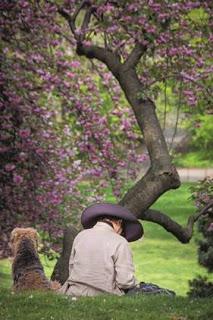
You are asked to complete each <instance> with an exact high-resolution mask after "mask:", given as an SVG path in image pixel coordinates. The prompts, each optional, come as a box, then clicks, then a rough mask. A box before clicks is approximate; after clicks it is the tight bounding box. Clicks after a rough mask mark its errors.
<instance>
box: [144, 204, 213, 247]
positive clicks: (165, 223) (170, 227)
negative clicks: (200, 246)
mask: <svg viewBox="0 0 213 320" xmlns="http://www.w3.org/2000/svg"><path fill="white" fill-rule="evenodd" d="M210 208H213V201H211V202H210V203H209V204H208V205H206V206H205V207H204V208H203V209H202V210H201V211H199V212H196V213H195V214H193V215H191V216H190V217H189V218H188V221H187V225H186V226H185V227H183V226H181V225H180V224H178V223H177V222H175V221H174V220H172V219H171V218H170V217H169V216H167V215H166V214H164V213H162V212H160V211H158V210H154V209H149V210H147V211H145V212H142V213H141V216H140V218H141V219H143V220H146V221H151V222H154V223H157V224H159V225H161V226H162V227H163V228H164V229H166V230H167V231H168V232H170V233H172V234H173V235H174V236H175V237H176V238H177V239H178V240H179V241H181V242H182V243H188V242H189V241H190V239H191V237H192V234H193V227H194V224H195V222H196V221H197V220H198V219H199V218H200V217H201V216H203V215H205V214H208V213H209V209H210Z"/></svg>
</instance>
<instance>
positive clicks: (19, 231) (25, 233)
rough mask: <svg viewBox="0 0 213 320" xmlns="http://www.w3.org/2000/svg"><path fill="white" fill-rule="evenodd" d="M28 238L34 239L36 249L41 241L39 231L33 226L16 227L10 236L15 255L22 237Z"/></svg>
mask: <svg viewBox="0 0 213 320" xmlns="http://www.w3.org/2000/svg"><path fill="white" fill-rule="evenodd" d="M26 238H27V239H30V240H31V241H32V243H33V245H34V247H35V249H36V250H37V248H38V241H39V236H38V232H37V231H36V230H35V229H33V228H15V229H13V231H12V232H11V236H10V246H11V249H12V253H13V255H16V252H17V249H18V247H19V244H20V242H21V241H22V239H26Z"/></svg>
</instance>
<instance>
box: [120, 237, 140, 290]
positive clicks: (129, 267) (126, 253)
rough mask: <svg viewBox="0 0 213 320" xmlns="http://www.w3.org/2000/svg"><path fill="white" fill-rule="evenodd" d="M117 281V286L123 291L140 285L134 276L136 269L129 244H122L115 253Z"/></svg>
mask: <svg viewBox="0 0 213 320" xmlns="http://www.w3.org/2000/svg"><path fill="white" fill-rule="evenodd" d="M114 263H115V281H116V284H117V286H118V287H119V288H120V289H122V290H124V291H125V290H126V289H130V288H133V287H135V286H136V285H137V284H138V281H137V280H136V278H135V276H134V272H135V268H134V265H133V260H132V253H131V251H130V248H129V245H128V242H122V243H121V244H120V245H119V246H118V248H117V250H116V253H115V257H114Z"/></svg>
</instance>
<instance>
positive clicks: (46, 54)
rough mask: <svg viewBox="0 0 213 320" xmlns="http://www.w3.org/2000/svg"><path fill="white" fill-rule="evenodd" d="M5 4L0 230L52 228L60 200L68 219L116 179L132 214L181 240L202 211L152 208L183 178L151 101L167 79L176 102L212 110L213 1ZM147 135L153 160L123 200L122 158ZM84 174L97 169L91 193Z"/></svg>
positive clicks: (125, 163)
mask: <svg viewBox="0 0 213 320" xmlns="http://www.w3.org/2000/svg"><path fill="white" fill-rule="evenodd" d="M0 6H1V11H2V14H1V17H0V25H1V38H2V45H1V64H0V72H1V82H0V85H1V89H2V90H1V126H2V128H1V129H2V135H1V145H0V148H1V149H0V151H1V154H3V157H2V158H1V162H0V164H1V171H0V174H1V185H0V187H1V194H2V202H1V203H2V205H1V206H2V212H3V214H2V221H1V226H4V227H3V228H2V230H3V232H2V234H5V235H6V234H7V232H8V230H10V229H11V227H12V226H14V225H15V224H17V223H20V224H23V221H26V220H28V223H35V224H36V223H38V221H39V224H40V225H41V226H42V227H43V229H44V230H45V228H46V229H48V232H49V233H52V232H53V231H52V228H53V229H54V228H55V231H57V232H58V229H57V227H56V226H57V225H58V222H59V221H61V220H62V219H61V215H60V214H59V211H58V209H60V207H61V211H62V212H63V213H64V214H65V215H66V214H67V213H68V212H69V211H70V210H71V211H72V212H75V211H76V212H80V211H81V206H85V205H86V204H87V203H88V201H89V202H91V201H93V200H98V199H99V198H98V196H99V195H100V196H103V195H102V194H101V192H100V190H102V188H103V186H106V184H107V183H111V185H112V189H113V191H114V194H115V195H116V196H117V198H118V199H119V201H120V203H121V204H122V205H125V206H127V207H128V208H129V209H130V210H131V211H132V212H133V213H134V214H135V215H136V216H137V217H138V218H139V219H144V220H148V221H152V222H156V223H159V224H160V225H162V226H163V227H164V228H165V229H166V230H168V231H169V232H171V233H173V234H174V235H175V236H176V237H177V238H178V239H179V240H180V241H182V242H188V241H189V240H190V238H191V236H192V228H193V224H194V222H195V221H196V220H197V218H198V215H196V216H192V217H190V218H189V221H188V223H187V226H186V227H185V228H184V227H182V226H180V225H179V224H177V223H176V222H175V221H173V220H172V219H170V218H169V217H168V216H167V215H166V214H164V213H161V212H156V211H154V210H150V209H149V207H150V206H151V204H152V203H153V202H154V201H155V200H156V199H157V198H158V197H159V196H160V195H161V194H163V193H164V192H166V191H167V190H169V189H172V188H178V187H179V185H180V181H179V177H178V174H177V172H176V169H175V167H174V165H173V164H172V161H171V158H170V155H169V152H168V148H167V145H166V142H165V139H164V136H163V132H162V129H161V127H160V123H159V120H158V118H157V114H156V105H155V100H156V98H157V96H158V95H159V94H161V92H162V91H166V88H167V86H169V87H170V88H171V90H172V92H173V94H174V95H175V96H176V100H177V105H178V106H179V107H180V106H184V107H186V105H188V106H191V108H195V107H196V108H201V103H202V108H203V109H204V110H209V109H210V94H211V92H210V72H211V71H212V69H211V68H212V67H211V65H210V53H211V48H210V46H211V43H212V35H211V34H210V29H211V28H210V27H211V23H212V21H211V19H212V12H211V4H210V1H208V0H204V1H186V0H181V1H164V2H163V3H162V2H161V1H157V0H155V1H154V0H150V1H148V0H140V1H128V0H121V1H116V0H114V1H106V0H105V1H104V0H99V1H92V0H90V1H89V0H85V1H78V0H75V1H74V0H66V1H50V0H49V1H24V0H21V1H12V2H11V1H6V0H5V1H2V2H1V4H0ZM74 50H76V53H77V55H78V56H79V58H76V56H75V53H74ZM85 58H86V59H87V60H88V61H91V64H92V67H88V64H87V60H86V59H85ZM106 89H107V91H106ZM104 90H105V92H107V93H104V94H103V92H104ZM124 96H125V98H126V100H124ZM110 98H111V101H110ZM126 101H128V103H129V106H130V107H129V106H127V102H126ZM102 106H103V107H102ZM142 138H143V141H144V143H145V145H146V147H147V150H148V155H149V157H150V162H151V165H150V168H149V170H148V171H147V173H146V174H145V175H144V176H143V177H142V179H140V180H138V182H137V183H136V184H135V185H134V186H132V187H131V188H130V189H129V191H128V192H127V193H126V194H125V195H124V196H123V197H122V194H121V190H122V188H121V187H122V186H123V183H124V177H123V172H124V169H125V170H127V169H128V171H129V173H130V175H131V176H132V177H134V175H135V170H134V167H132V166H129V163H133V162H134V163H139V162H140V161H142V160H143V158H144V155H140V154H139V155H138V154H137V152H136V147H137V146H138V143H139V142H140V141H141V139H142ZM121 142H122V143H121ZM88 175H89V176H90V177H91V175H92V176H93V177H97V179H96V180H93V184H92V187H91V188H92V189H90V192H91V194H92V195H93V194H94V197H92V198H91V197H86V196H85V195H84V196H83V197H82V195H81V192H82V191H80V189H79V188H78V182H79V181H81V180H82V179H85V177H87V176H88ZM101 177H102V178H103V179H100V178H101ZM101 187H102V188H101ZM95 194H97V196H95ZM67 197H70V198H68V199H69V201H67V202H65V199H67ZM79 204H80V205H79ZM17 213H18V217H19V218H20V219H19V220H18V221H17ZM38 217H40V218H39V219H38ZM5 221H6V224H7V225H8V227H5V223H3V222H5ZM5 230H6V231H5Z"/></svg>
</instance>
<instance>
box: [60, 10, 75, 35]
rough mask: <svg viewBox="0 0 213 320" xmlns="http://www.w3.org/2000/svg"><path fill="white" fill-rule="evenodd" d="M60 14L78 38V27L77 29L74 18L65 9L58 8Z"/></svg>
mask: <svg viewBox="0 0 213 320" xmlns="http://www.w3.org/2000/svg"><path fill="white" fill-rule="evenodd" d="M58 13H59V14H60V15H61V16H62V17H63V18H65V19H66V20H67V22H68V24H69V27H70V29H71V31H72V33H73V35H74V37H75V38H76V27H75V20H73V18H72V16H71V15H70V14H68V13H67V12H66V11H65V10H64V9H63V8H58Z"/></svg>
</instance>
